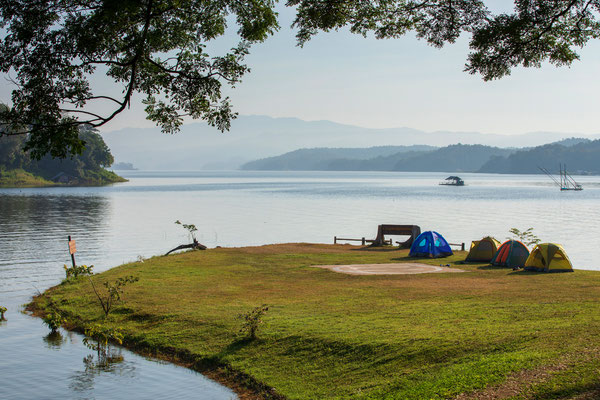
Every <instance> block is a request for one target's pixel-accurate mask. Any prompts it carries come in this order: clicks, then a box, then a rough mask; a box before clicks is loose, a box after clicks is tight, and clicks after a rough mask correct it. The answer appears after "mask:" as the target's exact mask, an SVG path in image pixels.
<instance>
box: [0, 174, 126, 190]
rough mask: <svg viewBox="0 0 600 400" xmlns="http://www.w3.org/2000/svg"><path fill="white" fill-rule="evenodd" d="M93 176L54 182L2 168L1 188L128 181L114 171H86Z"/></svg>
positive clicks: (0, 175)
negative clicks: (65, 181) (66, 181)
mask: <svg viewBox="0 0 600 400" xmlns="http://www.w3.org/2000/svg"><path fill="white" fill-rule="evenodd" d="M86 172H87V173H88V174H91V175H92V176H90V177H86V178H75V179H74V180H73V181H72V183H71V182H69V183H61V182H54V181H50V180H48V179H45V178H43V177H42V176H40V175H36V174H34V173H32V172H28V171H25V170H22V169H11V170H0V189H29V188H44V187H94V186H106V185H110V184H113V183H120V182H128V181H129V180H128V179H125V178H123V177H122V176H119V175H117V174H116V173H114V172H113V171H109V170H106V169H102V170H100V171H86Z"/></svg>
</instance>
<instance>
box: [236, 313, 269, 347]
mask: <svg viewBox="0 0 600 400" xmlns="http://www.w3.org/2000/svg"><path fill="white" fill-rule="evenodd" d="M267 311H269V307H268V306H267V305H266V304H263V305H262V306H259V307H255V308H253V309H252V310H251V311H248V312H247V313H245V314H240V315H239V316H238V318H240V319H242V320H243V321H244V323H243V325H242V327H241V328H240V333H246V334H247V335H248V338H250V339H256V332H257V331H258V328H259V326H260V325H261V324H262V323H263V320H262V316H263V315H265V314H266V312H267Z"/></svg>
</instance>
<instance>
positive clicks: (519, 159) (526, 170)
mask: <svg viewBox="0 0 600 400" xmlns="http://www.w3.org/2000/svg"><path fill="white" fill-rule="evenodd" d="M559 163H563V164H567V168H568V170H569V172H571V173H574V174H575V173H590V174H600V140H593V141H590V140H585V141H582V142H579V143H577V144H574V145H571V146H564V145H561V144H558V143H553V144H547V145H544V146H538V147H534V148H532V149H526V150H521V151H517V152H515V153H513V154H511V155H509V156H508V157H493V158H491V159H490V160H489V161H488V162H487V163H485V165H483V166H482V167H481V169H480V170H479V172H495V173H502V174H539V173H541V172H540V170H539V168H538V167H543V168H547V169H548V170H550V171H555V170H558V164H559Z"/></svg>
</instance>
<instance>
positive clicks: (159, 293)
mask: <svg viewBox="0 0 600 400" xmlns="http://www.w3.org/2000/svg"><path fill="white" fill-rule="evenodd" d="M406 255H407V252H406V251H386V250H385V249H382V250H378V251H369V250H366V249H360V248H358V247H354V246H341V245H337V246H332V245H308V244H298V245H273V246H263V247H248V248H237V249H228V248H221V249H212V250H208V251H203V252H200V251H198V252H190V253H184V254H180V255H174V256H168V257H155V258H152V259H150V260H146V261H145V262H140V263H132V264H127V265H123V266H120V267H118V268H114V269H112V270H110V271H107V272H105V273H102V274H100V275H98V276H95V277H94V278H93V279H94V280H95V281H96V282H97V284H96V286H97V287H101V284H100V283H101V282H103V281H114V280H115V279H116V278H118V277H123V276H126V275H135V276H137V277H139V278H140V280H139V282H137V283H134V284H132V285H130V286H128V287H126V290H125V294H124V296H123V297H124V300H125V302H124V303H123V305H122V306H120V307H119V308H118V309H116V310H115V312H114V313H113V314H112V315H111V316H110V317H109V319H108V322H107V323H108V324H109V325H113V326H121V327H123V329H124V331H125V334H126V335H125V336H126V343H127V344H128V345H129V346H132V347H137V348H139V349H145V350H152V351H158V352H161V353H163V354H177V355H178V357H180V359H181V360H183V361H186V362H188V363H189V365H191V366H193V367H196V368H198V369H201V370H206V369H208V370H209V371H213V372H214V371H216V370H218V371H221V372H223V371H229V373H233V372H235V373H240V374H241V375H238V378H237V379H239V377H240V376H243V377H246V378H247V379H246V383H247V384H248V385H249V386H253V387H257V386H259V384H263V385H264V386H265V387H270V388H274V390H275V391H276V393H278V394H280V395H281V396H284V397H287V398H293V399H323V398H353V399H361V398H377V399H379V398H391V399H430V398H431V399H436V398H460V399H466V398H511V397H513V398H536V399H539V398H547V399H556V398H571V397H573V396H576V395H585V396H594V395H596V394H598V393H600V392H598V390H599V388H600V380H599V378H600V368H599V367H600V360H599V359H598V357H597V355H598V350H599V348H600V343H599V342H598V337H599V336H600V303H599V300H600V290H599V289H600V273H597V272H587V271H577V272H575V273H570V274H535V273H525V272H513V271H512V270H506V269H496V268H489V267H485V266H482V265H466V266H465V265H460V266H458V267H460V268H461V269H464V270H465V271H466V272H464V273H443V274H421V275H395V276H394V275H392V276H351V275H344V274H339V273H336V272H332V271H328V270H323V269H318V268H311V267H310V266H311V265H317V264H348V263H352V264H355V263H384V262H403V261H409V260H410V261H414V260H411V259H407V257H406ZM464 256H465V254H464V253H460V254H457V255H455V256H454V257H451V258H446V259H443V263H444V264H446V263H454V262H456V261H458V260H461V259H463V258H464ZM422 261H423V262H425V263H430V264H433V265H438V264H440V263H441V262H442V261H440V260H422ZM46 296H47V297H48V298H51V299H52V300H53V301H54V302H55V303H56V304H57V305H58V306H59V307H60V309H61V310H62V311H63V313H64V314H66V315H67V316H68V319H69V320H70V322H71V323H72V324H74V325H75V326H80V327H81V326H84V325H86V324H90V323H92V322H98V321H102V320H103V314H102V311H101V309H100V306H99V305H98V303H97V301H96V299H95V297H94V295H93V292H92V288H91V285H90V283H89V282H88V281H87V280H86V279H79V280H78V281H76V282H74V283H66V284H62V285H59V286H57V287H55V288H53V289H51V290H49V291H48V292H47V293H46ZM46 304H47V299H45V298H43V297H39V298H37V299H35V305H36V307H38V308H39V309H43V308H44V307H45V305H46ZM262 304H268V305H269V306H270V308H269V311H268V313H267V314H266V316H265V318H264V320H265V323H264V325H262V326H261V328H260V331H259V333H258V339H256V340H253V341H251V340H246V339H243V338H242V337H241V336H240V335H239V329H240V326H241V321H240V319H238V318H237V316H238V315H239V314H241V313H245V312H248V311H250V310H251V309H252V308H254V307H256V306H260V305H262ZM221 376H223V374H221ZM244 379H245V378H244ZM244 379H243V380H244ZM486 396H487V397H486ZM494 396H495V397H494ZM582 398H584V397H582ZM585 398H587V397H585ZM589 398H595V397H589Z"/></svg>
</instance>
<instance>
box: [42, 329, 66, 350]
mask: <svg viewBox="0 0 600 400" xmlns="http://www.w3.org/2000/svg"><path fill="white" fill-rule="evenodd" d="M44 343H46V347H47V348H48V349H50V350H59V349H60V348H61V347H62V345H63V344H65V343H67V338H66V337H64V336H63V335H62V334H61V333H60V331H54V332H50V333H49V334H47V335H46V336H44Z"/></svg>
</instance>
